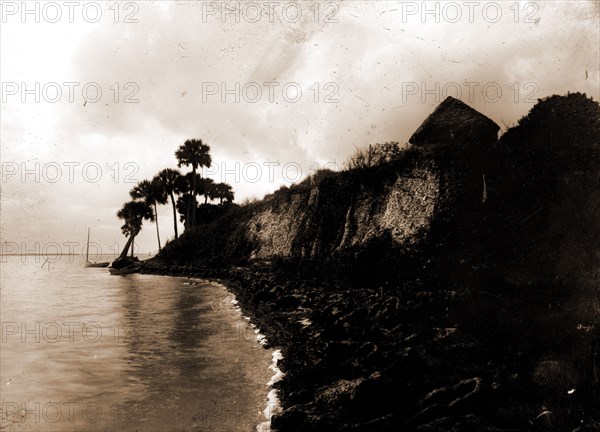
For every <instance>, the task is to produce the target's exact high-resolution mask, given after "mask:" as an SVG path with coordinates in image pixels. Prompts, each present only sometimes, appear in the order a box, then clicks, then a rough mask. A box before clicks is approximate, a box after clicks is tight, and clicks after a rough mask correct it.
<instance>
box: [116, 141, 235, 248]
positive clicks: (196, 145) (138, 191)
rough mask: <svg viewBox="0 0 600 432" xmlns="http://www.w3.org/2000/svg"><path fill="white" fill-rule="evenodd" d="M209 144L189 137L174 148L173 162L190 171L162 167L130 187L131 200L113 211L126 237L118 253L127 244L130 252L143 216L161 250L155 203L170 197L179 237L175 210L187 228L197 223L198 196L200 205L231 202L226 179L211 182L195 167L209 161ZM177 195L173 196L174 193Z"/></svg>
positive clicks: (162, 203)
mask: <svg viewBox="0 0 600 432" xmlns="http://www.w3.org/2000/svg"><path fill="white" fill-rule="evenodd" d="M209 152H210V147H209V146H208V145H207V144H204V143H203V142H202V140H199V139H189V140H186V141H185V143H184V144H183V145H181V146H179V148H178V149H177V151H176V152H175V157H176V158H177V166H178V168H181V167H182V166H191V168H192V171H191V172H189V173H187V174H182V173H181V171H179V170H178V169H173V168H165V169H163V170H161V171H160V172H159V173H158V174H156V175H155V176H154V177H153V178H152V180H142V181H140V182H139V183H138V184H137V185H136V186H134V187H133V188H132V189H131V190H130V191H129V195H130V197H131V201H129V202H126V203H125V204H123V207H122V208H121V209H120V210H119V211H118V212H117V217H118V218H119V219H122V220H123V221H124V224H123V226H122V227H121V230H122V232H123V234H124V235H125V236H126V237H128V240H127V243H126V245H125V248H124V249H123V251H122V252H121V257H125V256H127V252H128V250H129V248H131V255H132V256H133V242H134V239H135V237H136V236H137V235H138V234H139V232H140V231H141V229H142V224H143V221H144V220H147V221H150V222H155V223H156V237H157V239H158V250H159V251H160V250H161V243H160V232H159V228H158V205H159V204H161V205H164V204H167V203H168V201H169V198H170V201H171V205H172V207H173V228H174V231H175V238H176V239H177V238H178V237H179V235H178V232H177V212H178V211H179V214H180V220H181V221H182V222H183V223H184V227H185V228H186V229H187V228H188V227H190V226H194V225H196V224H198V222H204V221H199V220H198V218H197V217H196V213H197V210H198V201H197V198H196V197H198V196H203V197H204V205H205V206H206V205H209V204H208V201H209V200H211V201H213V200H219V205H220V206H223V205H225V204H230V203H232V202H233V199H234V194H233V190H232V188H231V186H230V185H228V184H226V183H215V182H214V181H213V180H212V179H209V178H203V177H202V175H200V174H199V173H198V170H199V169H201V168H203V167H206V168H209V167H210V166H211V164H212V158H211V156H210V153H209ZM176 195H178V198H177V200H176V199H175V196H176Z"/></svg>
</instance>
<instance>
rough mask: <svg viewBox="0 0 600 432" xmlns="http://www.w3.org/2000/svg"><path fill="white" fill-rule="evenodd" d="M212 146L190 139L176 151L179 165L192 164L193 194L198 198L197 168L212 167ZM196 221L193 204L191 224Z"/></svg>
mask: <svg viewBox="0 0 600 432" xmlns="http://www.w3.org/2000/svg"><path fill="white" fill-rule="evenodd" d="M209 151H210V147H209V146H208V145H206V144H204V143H203V142H202V140H201V139H200V140H197V139H189V140H186V142H185V143H183V145H181V146H179V148H178V149H177V151H176V152H175V157H176V158H177V166H178V167H179V168H181V166H183V165H186V166H188V165H191V166H192V174H193V175H192V196H193V197H194V200H195V199H196V170H197V169H198V168H199V167H207V168H208V167H210V165H211V163H212V159H211V157H210V154H209ZM195 223H196V206H195V205H192V217H191V226H194V224H195Z"/></svg>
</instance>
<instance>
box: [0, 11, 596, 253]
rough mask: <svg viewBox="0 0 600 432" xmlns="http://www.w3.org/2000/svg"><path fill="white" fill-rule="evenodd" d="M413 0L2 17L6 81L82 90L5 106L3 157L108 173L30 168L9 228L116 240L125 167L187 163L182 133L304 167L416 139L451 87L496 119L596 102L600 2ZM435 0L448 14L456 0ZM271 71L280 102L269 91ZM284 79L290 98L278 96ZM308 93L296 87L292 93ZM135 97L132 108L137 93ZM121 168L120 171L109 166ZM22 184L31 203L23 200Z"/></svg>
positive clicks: (149, 171) (227, 153) (146, 174)
mask: <svg viewBox="0 0 600 432" xmlns="http://www.w3.org/2000/svg"><path fill="white" fill-rule="evenodd" d="M408 3H410V2H408ZM408 3H407V2H372V1H362V2H360V1H352V2H339V3H331V5H330V6H327V7H326V6H325V3H315V5H317V6H318V8H320V9H318V12H319V15H318V17H317V16H316V15H315V13H316V10H315V9H314V7H315V5H313V9H310V8H309V6H311V5H309V4H307V3H299V4H301V5H303V8H302V12H303V13H302V17H301V19H300V20H298V21H297V22H291V21H293V20H290V19H286V16H284V15H283V14H282V10H281V7H276V8H275V14H274V15H273V16H272V18H273V19H272V20H271V19H270V18H271V17H269V15H268V14H267V13H266V11H265V10H263V14H262V15H261V19H260V20H259V21H258V22H249V21H251V20H249V19H247V18H248V17H247V16H246V17H245V18H244V16H243V15H242V16H241V19H240V22H239V23H238V22H235V19H232V18H231V16H230V18H228V19H227V20H226V22H222V21H221V20H220V15H218V14H217V15H208V14H207V10H206V9H204V10H203V7H206V2H169V3H166V2H139V3H137V4H138V5H139V8H140V9H139V11H138V12H137V14H136V16H135V17H136V18H137V19H138V20H139V22H138V23H137V24H125V23H123V22H120V23H116V24H115V23H113V22H112V21H111V20H110V19H106V20H103V21H102V22H100V23H97V24H90V23H86V22H83V23H75V24H70V23H68V22H67V23H59V24H56V25H47V24H46V25H44V24H39V25H31V24H25V25H22V24H20V23H16V22H12V23H10V22H9V23H7V24H6V25H3V38H2V41H1V44H2V46H1V49H2V53H3V56H2V57H3V58H2V74H3V79H4V81H5V82H6V81H14V82H17V83H19V82H22V81H39V82H40V83H42V85H43V84H44V83H47V82H50V81H55V82H57V83H64V82H78V83H80V85H79V87H77V90H76V92H75V100H74V101H73V102H70V101H68V100H66V98H65V97H63V99H61V101H60V102H59V103H55V104H52V103H45V102H44V101H42V102H41V103H30V102H27V103H21V102H20V100H19V98H18V96H17V97H12V98H11V99H10V100H9V101H8V103H3V104H2V113H1V114H2V140H3V142H2V156H3V160H4V161H14V162H16V163H19V164H21V163H22V162H28V163H33V162H34V161H38V162H40V163H41V164H42V166H44V164H48V163H58V164H63V163H65V162H69V161H71V162H79V163H80V164H81V166H83V165H84V164H86V163H88V162H94V163H97V164H99V165H100V166H101V167H102V169H103V177H102V179H101V180H100V181H98V182H97V183H90V182H87V181H86V180H85V179H83V177H82V176H81V175H80V176H79V177H78V178H77V179H76V181H75V182H74V183H69V182H64V181H61V182H59V183H57V184H40V183H35V182H31V181H29V180H28V181H26V182H22V181H21V180H20V178H19V177H18V176H17V177H13V178H11V180H10V181H9V182H5V183H4V182H3V193H2V200H3V208H2V213H3V218H2V219H3V220H2V224H3V232H4V233H5V235H8V236H12V235H15V236H17V233H19V236H20V237H23V238H27V237H28V236H29V238H31V239H33V238H38V237H39V236H40V235H42V234H43V233H44V232H47V231H50V232H52V233H53V235H54V236H56V237H65V238H66V237H69V236H73V234H74V233H78V232H80V231H81V232H85V226H87V225H101V226H105V227H107V226H112V227H113V232H111V233H110V234H108V232H109V231H110V230H109V229H108V228H106V233H102V235H101V236H100V237H99V239H100V240H102V241H104V242H106V243H108V242H112V241H113V239H114V238H115V236H116V237H117V238H119V237H120V233H119V226H120V222H119V221H118V220H116V218H115V217H114V213H115V212H116V210H117V208H118V207H119V206H120V205H121V204H122V203H123V202H124V201H125V200H127V198H128V191H129V189H130V188H131V186H132V184H131V183H126V182H125V181H124V177H125V176H127V175H128V174H131V172H130V171H127V170H125V168H124V167H125V165H126V164H127V163H132V164H135V168H136V172H135V175H134V176H133V177H131V176H130V178H134V179H137V180H141V179H144V178H150V177H152V176H153V175H154V174H155V173H156V172H157V171H158V170H159V169H161V168H164V167H175V166H176V161H175V158H174V151H175V149H176V148H177V146H179V145H180V144H182V143H183V141H185V139H187V138H202V139H203V140H205V141H206V142H209V143H210V146H211V149H212V154H213V159H214V161H215V162H216V163H218V164H221V163H224V164H226V165H225V167H226V168H228V169H232V168H233V167H234V166H235V163H236V162H239V163H241V164H242V166H244V165H243V164H252V163H258V164H259V165H261V166H264V165H263V164H264V163H265V162H268V161H276V162H279V163H280V167H283V166H284V165H285V164H286V163H290V162H293V163H297V164H298V165H299V166H300V167H301V169H302V171H303V173H305V174H306V173H309V172H311V167H315V166H316V165H315V163H318V164H320V166H322V165H323V164H325V163H327V162H335V163H337V164H338V165H339V166H341V165H342V163H343V161H344V160H345V159H346V158H347V156H348V155H349V154H350V153H352V152H353V151H354V148H355V147H360V146H363V145H366V144H369V143H375V142H385V141H400V142H406V141H407V140H408V138H409V137H410V135H411V134H412V132H413V131H414V130H415V129H416V128H417V127H418V125H419V124H420V122H421V121H422V120H423V119H424V118H425V117H426V116H427V115H428V114H429V113H430V112H431V111H432V109H433V108H434V107H435V105H437V103H439V101H441V99H443V96H445V92H449V94H451V95H455V93H454V92H455V91H456V90H457V88H459V89H460V91H461V92H462V94H461V97H462V99H463V100H464V101H465V102H467V103H469V104H470V105H472V106H473V107H474V108H476V109H478V110H480V111H481V112H483V113H485V114H486V115H488V116H489V117H491V118H492V119H493V120H495V121H496V122H497V123H499V124H500V125H501V126H502V125H503V124H504V123H505V124H511V123H515V122H516V121H517V120H518V119H519V118H520V117H521V116H522V115H524V114H526V112H527V111H528V110H529V109H530V108H531V106H533V103H534V102H535V100H537V98H539V97H544V96H548V95H551V94H554V93H566V92H567V91H582V92H586V93H588V94H589V95H592V96H594V98H595V99H596V100H598V98H599V97H600V95H599V93H598V88H599V84H600V74H599V71H598V64H599V62H600V59H599V54H598V52H599V40H598V33H597V21H598V17H599V9H598V3H597V2H593V1H590V2H569V3H565V2H520V3H519V9H518V10H519V16H518V19H516V18H517V17H516V16H515V9H514V3H510V4H509V3H502V6H503V9H502V17H501V19H500V20H499V21H498V22H492V21H493V20H492V19H490V17H489V16H487V17H486V16H484V15H482V8H479V9H477V10H476V13H475V14H474V19H473V22H472V23H471V22H469V20H468V17H467V15H468V14H467V9H465V7H464V4H463V3H461V2H457V4H459V5H463V6H462V10H461V12H462V14H463V15H462V19H461V20H460V21H459V22H456V23H449V22H448V20H447V19H446V20H444V16H443V14H441V15H440V16H438V18H440V19H439V22H436V20H435V18H436V17H435V16H433V15H429V16H426V17H425V18H426V19H423V17H422V16H420V14H417V15H414V16H413V15H410V16H407V15H406V13H405V12H406V10H405V9H403V8H406V5H407V4H408ZM203 4H205V6H203ZM328 4H329V3H328ZM414 4H416V5H417V7H419V5H421V4H422V2H414ZM437 4H438V5H439V8H440V11H442V10H443V9H442V8H443V7H444V3H443V2H438V3H437ZM531 4H533V5H535V9H532V8H533V6H531ZM218 5H222V3H218ZM227 5H228V7H230V8H231V7H233V8H235V7H236V6H235V5H236V2H228V3H227ZM282 5H283V3H282ZM511 5H512V6H513V9H509V7H510V6H511ZM219 7H222V6H219ZM247 12H248V11H247ZM403 12H404V13H403ZM248 13H250V12H248ZM290 13H291V12H290ZM490 13H491V12H490ZM233 16H234V15H233ZM327 17H329V18H330V20H331V19H333V20H337V21H338V22H326V18H327ZM108 18H110V16H108ZM446 18H447V17H446ZM528 18H529V21H531V22H525V21H526V20H528ZM271 21H272V22H271ZM271 82H275V83H277V85H274V84H273V85H272V89H273V91H274V93H273V94H274V98H273V100H270V97H269V96H270V95H269V85H266V84H265V83H271ZM86 83H94V85H95V86H97V87H99V88H101V89H102V97H101V99H100V100H99V101H98V102H91V101H89V100H88V101H87V102H86V100H85V98H83V97H82V95H81V89H82V87H83V86H84V85H85V84H86ZM207 85H210V86H213V85H216V86H217V88H218V90H219V91H218V92H217V94H214V95H207V94H203V91H204V93H206V90H207ZM236 85H237V86H239V89H240V90H241V91H243V90H244V89H246V90H247V91H248V93H247V94H246V96H249V98H252V97H254V96H256V93H255V90H256V88H257V86H258V88H260V90H261V92H262V93H261V97H260V98H259V100H258V101H256V102H254V103H253V102H251V101H248V100H245V99H244V97H240V100H239V101H235V100H234V95H232V94H227V93H226V92H225V90H226V89H228V90H232V89H235V88H236ZM286 85H288V88H289V89H291V90H292V92H291V96H290V95H289V94H287V95H286V94H284V93H283V88H284V87H285V86H286ZM486 85H487V90H488V92H487V93H486V92H483V89H484V88H486V87H485V86H486ZM411 86H412V87H411ZM457 86H458V87H457ZM94 88H95V87H93V86H92V88H91V89H90V90H94ZM210 88H214V87H210ZM298 88H299V89H300V90H301V92H302V97H301V98H300V99H299V101H297V102H294V103H291V102H289V99H290V98H291V97H293V96H294V94H295V93H294V91H295V90H297V89H298ZM498 89H500V90H501V92H502V95H501V96H500V97H498V100H496V101H494V100H493V99H494V97H496V96H497V93H496V91H497V90H498ZM63 90H65V88H64V87H63ZM470 90H472V94H471V93H470ZM428 91H429V93H428ZM92 93H93V92H92ZM471 96H472V97H471ZM127 97H129V98H130V99H132V100H133V101H137V102H134V103H125V98H127ZM223 97H225V98H226V100H225V102H223V101H222V98H223ZM286 98H287V99H286ZM327 98H329V99H328V100H327V101H326V99H327ZM88 99H89V98H88ZM247 99H248V98H247ZM327 102H330V103H327ZM117 166H118V172H119V174H120V176H119V180H118V181H114V178H112V177H111V174H114V172H111V168H110V167H113V168H112V171H114V170H115V169H116V168H115V167H117ZM220 174H221V173H217V174H215V175H217V176H218V175H220ZM264 174H265V176H264V178H265V179H267V178H268V176H267V175H266V168H265V172H264ZM113 177H114V176H113ZM226 180H229V181H230V182H231V183H233V184H234V189H235V190H236V193H237V197H238V199H239V200H242V199H243V198H244V197H248V196H253V195H254V196H255V195H259V196H260V195H263V194H265V193H268V192H271V191H273V190H275V189H277V188H278V187H279V186H280V185H281V184H283V183H285V176H284V173H283V172H282V170H281V169H279V168H278V170H277V171H276V175H275V179H274V181H273V182H269V181H268V180H264V179H263V180H262V181H260V182H259V183H250V182H247V181H240V182H239V183H236V182H235V181H233V180H235V179H233V176H232V175H229V178H227V179H226ZM42 183H43V182H42ZM23 195H26V196H28V197H29V200H30V204H32V205H34V208H35V210H32V209H31V207H26V206H24V205H23V204H21V203H19V201H18V198H19V197H20V196H23ZM164 212H166V213H164ZM163 213H164V221H163V224H164V226H161V229H162V231H163V233H171V230H172V227H171V224H172V222H171V220H170V209H166V208H163V209H161V215H162V214H163ZM74 214H77V216H74ZM31 233H33V234H31ZM152 236H153V233H152V230H151V229H146V230H144V232H143V235H142V238H141V239H140V242H141V245H142V247H143V248H145V249H155V248H156V246H155V240H154V239H153V238H152Z"/></svg>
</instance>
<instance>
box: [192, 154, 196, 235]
mask: <svg viewBox="0 0 600 432" xmlns="http://www.w3.org/2000/svg"><path fill="white" fill-rule="evenodd" d="M192 176H193V177H192V206H193V207H192V226H194V225H196V166H195V165H192Z"/></svg>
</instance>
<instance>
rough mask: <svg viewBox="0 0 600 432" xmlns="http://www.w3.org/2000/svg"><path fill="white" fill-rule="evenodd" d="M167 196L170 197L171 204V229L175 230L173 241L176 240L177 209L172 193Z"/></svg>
mask: <svg viewBox="0 0 600 432" xmlns="http://www.w3.org/2000/svg"><path fill="white" fill-rule="evenodd" d="M169 194H170V195H171V204H173V227H174V228H175V239H177V238H178V236H177V208H176V207H175V197H174V196H173V192H170V193H169Z"/></svg>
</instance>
